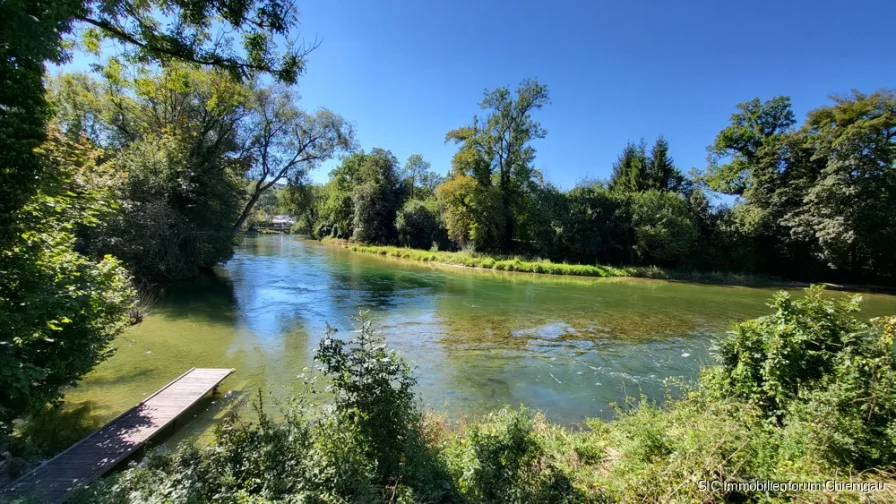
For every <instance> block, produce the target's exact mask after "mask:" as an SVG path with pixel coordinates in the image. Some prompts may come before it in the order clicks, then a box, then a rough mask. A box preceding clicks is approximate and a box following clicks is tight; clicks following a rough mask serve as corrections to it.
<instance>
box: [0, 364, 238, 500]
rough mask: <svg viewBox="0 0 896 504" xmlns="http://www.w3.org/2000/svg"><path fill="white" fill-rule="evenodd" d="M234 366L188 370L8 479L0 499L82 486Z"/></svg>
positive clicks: (56, 496) (49, 496) (58, 493)
mask: <svg viewBox="0 0 896 504" xmlns="http://www.w3.org/2000/svg"><path fill="white" fill-rule="evenodd" d="M234 371H235V370H234V369H210V368H193V369H190V370H189V371H187V372H186V373H184V374H182V375H180V376H179V377H177V378H175V379H174V380H172V381H171V382H170V383H169V384H168V385H165V386H164V387H162V388H161V389H159V390H158V391H156V392H155V393H154V394H152V395H151V396H149V397H147V398H146V399H144V400H143V401H142V402H140V404H138V405H137V406H134V407H133V408H131V409H129V410H128V411H125V412H124V413H122V414H121V415H119V416H118V417H117V418H115V419H114V420H112V421H111V422H109V423H108V424H106V426H104V427H102V428H101V429H99V430H97V431H95V432H94V433H93V434H91V435H89V436H87V437H86V438H84V439H82V440H81V441H79V442H77V443H75V444H74V445H72V446H71V447H69V449H67V450H65V451H64V452H62V453H60V454H59V455H56V456H55V457H53V458H51V459H50V460H48V461H46V462H44V463H43V464H41V465H40V466H38V467H36V468H35V469H33V470H32V471H31V472H29V473H28V474H25V475H24V476H22V477H21V478H19V479H18V480H16V481H15V482H13V483H12V484H11V485H10V486H9V487H7V488H6V489H4V490H3V493H2V494H0V497H2V498H3V499H0V500H5V499H16V498H22V497H26V496H34V497H37V498H40V499H43V500H44V502H51V503H56V502H63V501H65V499H66V497H67V496H68V493H69V491H70V490H71V489H72V488H74V487H75V486H76V485H87V484H89V483H91V482H93V481H94V480H96V479H97V478H99V477H100V476H102V475H103V474H105V473H106V472H108V471H109V470H110V469H112V468H113V467H115V465H116V464H118V463H119V462H121V461H122V460H124V459H125V458H127V457H128V455H130V454H132V453H134V451H136V450H137V448H139V447H140V446H142V445H143V444H144V443H146V442H147V441H149V440H150V439H152V437H153V436H155V435H156V434H158V433H159V431H161V430H162V429H163V428H165V427H166V426H167V425H169V424H170V423H172V422H174V421H175V420H176V419H177V418H178V417H179V416H180V415H182V414H184V412H186V411H187V410H188V409H190V408H191V407H192V406H193V405H194V404H196V403H197V402H198V401H199V400H200V399H202V397H203V396H205V395H206V394H207V393H208V392H210V391H211V390H212V389H214V388H215V387H217V386H218V384H220V383H221V382H222V381H223V380H224V379H225V378H227V377H228V376H230V375H231V374H232V373H233V372H234Z"/></svg>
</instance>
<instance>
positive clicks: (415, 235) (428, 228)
mask: <svg viewBox="0 0 896 504" xmlns="http://www.w3.org/2000/svg"><path fill="white" fill-rule="evenodd" d="M395 230H396V231H397V232H398V244H399V245H402V246H404V247H413V248H418V249H425V248H428V247H432V246H435V247H436V248H437V249H444V248H446V247H447V246H448V233H447V230H446V229H445V227H444V226H443V225H442V219H441V215H440V212H439V209H438V202H437V201H436V200H434V199H429V200H425V201H424V200H417V199H412V200H408V201H407V202H406V203H405V204H404V206H402V207H401V210H399V211H398V215H397V216H396V217H395Z"/></svg>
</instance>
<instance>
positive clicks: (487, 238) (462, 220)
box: [436, 157, 504, 250]
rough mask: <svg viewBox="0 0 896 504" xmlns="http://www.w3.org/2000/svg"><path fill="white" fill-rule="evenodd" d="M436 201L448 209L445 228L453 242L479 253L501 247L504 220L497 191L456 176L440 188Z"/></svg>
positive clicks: (471, 178)
mask: <svg viewBox="0 0 896 504" xmlns="http://www.w3.org/2000/svg"><path fill="white" fill-rule="evenodd" d="M456 160H457V157H455V161H456ZM436 197H437V198H438V200H439V203H440V204H442V205H443V206H444V208H445V227H446V228H447V230H448V236H449V237H450V238H451V240H452V241H454V242H455V243H456V244H457V245H459V246H460V247H470V248H474V249H479V250H490V249H495V248H497V247H498V243H499V242H500V239H501V238H500V236H501V231H500V229H501V226H502V223H503V221H504V219H503V213H502V210H501V198H500V193H499V191H498V190H497V189H496V188H495V187H493V186H482V185H481V184H478V183H477V182H476V179H475V178H473V177H471V176H469V175H457V174H455V175H453V176H451V177H449V178H448V180H447V181H445V183H443V184H442V185H440V186H439V187H438V188H437V191H436Z"/></svg>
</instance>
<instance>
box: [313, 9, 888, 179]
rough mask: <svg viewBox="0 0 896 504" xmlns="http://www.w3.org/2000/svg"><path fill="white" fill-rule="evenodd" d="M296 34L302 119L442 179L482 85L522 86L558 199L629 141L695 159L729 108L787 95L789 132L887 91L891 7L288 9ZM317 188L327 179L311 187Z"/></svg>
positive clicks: (601, 173) (601, 170)
mask: <svg viewBox="0 0 896 504" xmlns="http://www.w3.org/2000/svg"><path fill="white" fill-rule="evenodd" d="M299 8H300V12H301V18H300V19H301V22H302V25H301V27H300V32H301V34H302V35H303V36H304V37H305V38H306V39H313V38H314V37H315V36H317V37H319V38H320V39H322V44H321V46H320V48H319V49H317V50H316V51H315V52H314V53H312V55H311V57H310V60H309V62H308V70H307V73H306V75H305V76H304V78H303V79H302V80H301V81H300V90H301V93H302V95H303V102H304V103H305V105H306V106H309V107H317V106H326V107H329V108H331V109H333V110H335V111H337V112H339V113H340V114H342V115H343V116H344V117H346V118H347V119H349V120H351V121H353V122H354V123H355V125H356V127H357V131H358V136H359V140H360V142H361V146H362V147H363V148H365V149H370V148H372V147H383V148H387V149H390V150H391V151H392V152H393V153H394V154H395V155H396V156H398V158H399V159H401V160H404V159H406V158H407V156H408V155H410V154H413V153H420V154H422V155H423V157H424V158H425V159H427V160H429V161H430V162H431V163H432V164H433V167H434V168H435V169H437V170H438V171H440V172H447V170H448V169H449V167H450V163H451V156H452V155H453V153H454V151H455V147H454V145H452V144H445V143H444V136H445V133H446V132H447V131H449V130H451V129H453V128H456V127H459V126H462V125H464V124H467V123H468V122H469V121H470V119H471V118H472V116H473V114H474V113H477V112H478V103H479V101H480V99H481V97H482V92H483V90H484V89H485V88H494V87H499V86H511V87H513V86H516V84H517V83H519V82H520V81H521V80H522V79H524V78H527V77H532V78H537V79H538V80H539V81H541V82H542V83H544V84H547V85H548V87H549V89H550V93H551V101H552V104H551V105H549V106H548V107H546V108H545V109H543V110H542V111H541V112H539V113H537V115H536V117H537V118H538V119H539V120H540V121H541V123H542V125H543V126H545V127H546V128H547V129H548V136H547V138H545V139H544V140H539V141H537V142H536V143H535V144H534V145H535V147H536V148H537V150H538V155H537V159H536V164H537V166H538V167H539V168H541V169H542V170H543V171H544V173H545V174H546V176H547V178H548V179H549V180H551V181H553V182H555V183H557V184H559V185H560V186H561V187H563V188H569V187H572V186H573V185H575V183H576V182H577V181H579V180H581V179H582V178H583V177H586V176H590V177H607V176H608V175H609V173H610V170H611V166H612V163H613V161H614V160H615V159H616V156H617V155H618V153H619V152H620V151H621V150H622V147H623V146H624V145H625V143H626V141H628V140H635V141H637V140H638V139H640V138H641V137H642V136H643V137H645V139H647V141H648V142H652V141H653V139H654V138H655V137H656V136H657V135H661V134H662V135H664V136H665V137H666V138H667V139H668V140H669V142H670V144H671V153H672V155H673V157H674V158H675V160H676V164H677V165H678V167H679V168H680V169H682V171H684V172H687V171H688V170H689V169H690V168H691V167H703V166H705V156H706V152H705V147H706V146H707V145H708V144H710V143H711V142H712V140H713V138H714V137H715V134H716V133H718V131H719V130H720V129H722V128H723V127H724V126H725V125H726V123H727V121H728V118H729V117H730V115H731V113H732V112H733V110H734V106H735V104H736V103H739V102H742V101H747V100H749V99H752V98H754V97H760V98H762V99H768V98H771V97H773V96H776V95H788V96H791V97H792V100H793V106H794V110H795V112H796V114H797V117H798V118H799V119H800V121H802V119H803V118H804V117H805V113H806V112H807V111H808V110H811V109H813V108H816V107H818V106H821V105H824V104H826V103H828V100H827V97H828V95H830V94H832V93H839V94H842V93H848V92H849V91H850V90H851V89H858V90H860V91H866V92H871V91H873V90H876V89H879V88H882V87H894V86H896V58H894V45H893V38H892V33H893V32H892V27H893V26H892V24H893V22H894V21H896V1H894V0H852V1H843V0H840V1H831V0H812V1H809V0H806V1H792V0H777V1H753V2H747V1H724V0H723V1H719V0H714V1H703V0H701V1H679V2H671V1H660V0H653V1H598V0H593V1H579V2H572V1H562V0H555V1H528V0H526V1H523V0H519V1H512V0H508V1H495V0H478V1H476V0H472V1H470V0H456V1H452V2H436V1H427V0H424V1H410V0H407V1H388V0H381V1H377V2H370V1H366V0H350V1H348V0H346V1H322V0H321V1H312V2H309V1H304V2H302V1H300V2H299ZM314 178H315V179H316V180H324V179H325V178H326V170H319V173H317V174H315V175H314Z"/></svg>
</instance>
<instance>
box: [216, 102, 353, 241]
mask: <svg viewBox="0 0 896 504" xmlns="http://www.w3.org/2000/svg"><path fill="white" fill-rule="evenodd" d="M295 101H296V96H295V95H294V93H293V92H292V91H290V90H289V89H288V88H285V87H282V86H276V85H275V86H273V87H269V88H264V89H260V90H258V92H257V93H256V94H255V97H254V104H253V107H252V114H251V115H250V118H251V119H250V124H249V126H248V127H249V130H250V131H252V132H253V133H252V134H251V138H250V139H249V150H250V157H251V159H252V163H251V167H250V169H249V172H248V177H249V178H250V179H252V180H254V181H256V182H257V183H256V184H255V186H254V188H253V190H252V192H251V194H250V195H249V200H248V201H247V202H246V205H245V207H244V208H243V211H242V212H241V213H240V216H239V218H238V219H237V220H236V222H235V223H234V225H233V233H234V234H235V233H238V232H239V230H240V228H241V227H242V225H243V223H244V222H245V221H246V219H247V218H248V217H249V214H250V213H251V212H252V207H253V206H254V205H255V203H256V202H257V201H258V199H259V198H260V197H261V195H262V194H264V192H265V191H268V190H269V189H270V188H271V187H273V186H274V184H276V183H278V182H280V181H281V180H284V179H287V180H292V181H298V180H301V179H302V178H304V176H305V175H306V174H307V173H308V172H309V171H310V170H312V169H314V168H316V167H318V166H320V164H321V163H323V162H324V161H326V160H328V159H330V158H332V157H333V156H334V155H336V154H337V153H338V152H340V151H345V150H350V149H352V148H353V145H354V129H353V128H352V126H351V125H350V124H349V123H347V122H346V121H345V120H344V119H343V118H342V117H341V116H340V115H338V114H335V113H333V112H332V111H330V110H327V109H320V110H318V111H317V112H315V113H313V114H312V113H308V112H305V111H303V110H301V109H299V108H298V107H297V106H296V103H295Z"/></svg>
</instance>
